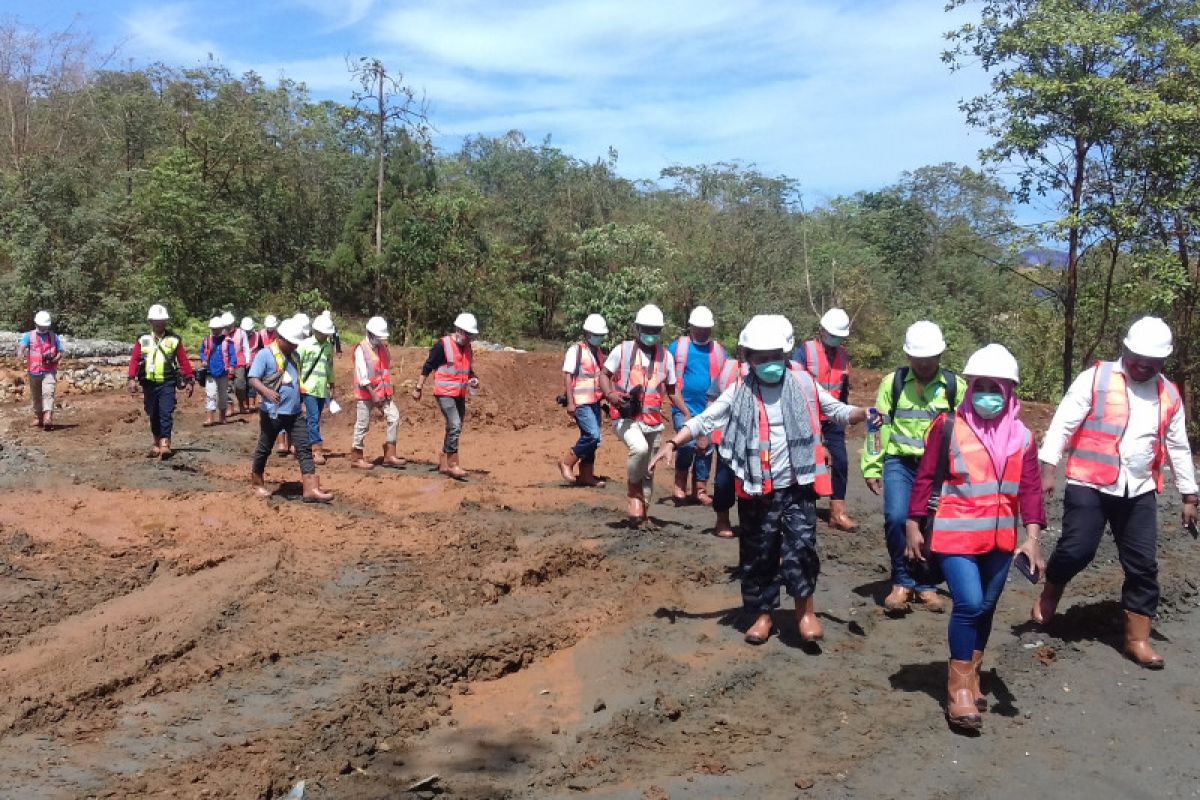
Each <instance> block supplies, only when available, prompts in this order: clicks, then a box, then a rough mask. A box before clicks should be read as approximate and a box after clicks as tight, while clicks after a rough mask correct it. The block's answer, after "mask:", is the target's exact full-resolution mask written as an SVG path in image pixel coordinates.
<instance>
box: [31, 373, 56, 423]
mask: <svg viewBox="0 0 1200 800" xmlns="http://www.w3.org/2000/svg"><path fill="white" fill-rule="evenodd" d="M57 385H58V376H57V375H55V374H54V373H53V372H47V373H46V374H44V375H30V376H29V399H30V401H31V402H32V403H33V414H34V416H35V417H36V416H41V415H42V414H49V413H53V412H54V387H55V386H57Z"/></svg>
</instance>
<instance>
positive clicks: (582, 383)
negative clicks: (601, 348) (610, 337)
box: [571, 342, 604, 406]
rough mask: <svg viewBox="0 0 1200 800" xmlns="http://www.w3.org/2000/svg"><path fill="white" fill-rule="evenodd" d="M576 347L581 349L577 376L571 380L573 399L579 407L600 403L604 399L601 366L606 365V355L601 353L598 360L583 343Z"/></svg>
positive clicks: (576, 371) (576, 370)
mask: <svg viewBox="0 0 1200 800" xmlns="http://www.w3.org/2000/svg"><path fill="white" fill-rule="evenodd" d="M575 346H576V347H578V348H579V354H578V358H579V361H578V363H577V365H576V369H575V376H574V377H573V378H572V379H571V397H572V398H573V399H574V400H575V405H577V406H589V405H591V404H592V403H599V402H600V400H601V399H602V398H603V397H604V391H603V390H602V389H601V388H600V365H601V364H603V363H604V353H600V358H599V359H597V358H596V356H595V355H593V354H592V348H591V347H589V346H588V345H586V344H584V343H582V342H581V343H580V344H577V345H575Z"/></svg>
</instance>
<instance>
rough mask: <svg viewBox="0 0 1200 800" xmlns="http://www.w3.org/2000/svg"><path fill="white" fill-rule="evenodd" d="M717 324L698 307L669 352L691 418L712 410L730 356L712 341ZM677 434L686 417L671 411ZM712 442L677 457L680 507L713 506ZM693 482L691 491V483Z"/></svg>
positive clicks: (687, 448) (684, 450)
mask: <svg viewBox="0 0 1200 800" xmlns="http://www.w3.org/2000/svg"><path fill="white" fill-rule="evenodd" d="M716 324H717V321H716V319H714V318H713V313H712V311H710V310H709V309H708V307H707V306H696V308H694V309H693V310H692V313H691V315H690V316H689V317H688V332H687V334H686V335H685V336H680V337H679V338H678V339H676V340H675V341H674V342H672V343H671V345H670V346H669V347H668V348H667V351H668V352H669V353H670V354H671V357H672V358H673V359H675V375H676V376H677V377H678V379H679V394H680V396H681V397H682V398H683V403H684V405H686V406H687V409H688V413H689V414H690V415H691V416H695V415H697V414H699V413H700V412H701V411H703V410H704V409H706V408H708V402H709V399H708V395H709V389H711V388H712V386H713V384H715V383H716V382H717V378H718V377H720V375H721V370H722V369H724V368H725V361H726V359H727V358H728V356H727V355H726V353H725V348H724V347H722V346H721V343H720V342H718V341H715V340H714V339H713V338H712V333H713V328H714V327H716ZM671 421H672V423H673V424H674V427H675V430H677V431H678V430H679V429H680V428H682V427H683V415H682V414H680V413H679V412H678V411H677V410H675V409H672V410H671ZM712 454H713V447H712V442H710V441H708V439H707V438H706V437H701V438H700V440H699V441H694V442H688V443H687V444H686V445H684V446H683V447H681V448H679V452H678V453H676V454H675V485H674V488H673V489H672V497H673V498H674V500H675V503H676V505H681V504H683V503H686V502H692V503H699V504H700V505H705V506H710V505H712V498H711V497H709V494H708V476H709V474H710V473H711V472H712ZM689 478H691V483H692V486H691V491H690V492H689V491H688V479H689Z"/></svg>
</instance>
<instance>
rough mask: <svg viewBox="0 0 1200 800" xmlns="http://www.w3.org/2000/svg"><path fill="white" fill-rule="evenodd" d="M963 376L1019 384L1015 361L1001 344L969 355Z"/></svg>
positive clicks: (1019, 374) (1019, 379)
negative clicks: (999, 379) (1002, 380)
mask: <svg viewBox="0 0 1200 800" xmlns="http://www.w3.org/2000/svg"><path fill="white" fill-rule="evenodd" d="M963 375H966V376H968V377H972V378H1002V379H1004V380H1007V381H1012V382H1013V383H1020V382H1021V370H1020V368H1019V367H1018V366H1017V360H1016V359H1015V358H1013V354H1012V353H1010V352H1008V348H1007V347H1005V346H1004V345H1002V344H989V345H988V346H987V347H982V348H980V349H979V350H976V351H975V352H974V353H972V354H971V357H970V358H968V359H967V365H966V366H965V367H964V368H963Z"/></svg>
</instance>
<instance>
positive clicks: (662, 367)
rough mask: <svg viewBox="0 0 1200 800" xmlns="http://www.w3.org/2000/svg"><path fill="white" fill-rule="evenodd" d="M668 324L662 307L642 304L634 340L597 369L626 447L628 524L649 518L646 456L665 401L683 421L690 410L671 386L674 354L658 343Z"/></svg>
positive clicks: (650, 486) (655, 437)
mask: <svg viewBox="0 0 1200 800" xmlns="http://www.w3.org/2000/svg"><path fill="white" fill-rule="evenodd" d="M665 324H666V320H665V319H664V318H663V313H662V310H661V309H659V307H658V306H656V305H646V306H642V308H641V309H640V310H639V311H638V312H637V316H636V317H635V318H634V331H635V333H636V335H637V338H636V339H631V340H626V341H624V342H621V344H620V346H619V347H617V349H615V350H613V351H612V352H611V353H609V354H608V358H607V359H605V361H604V368H603V369H602V370H601V372H600V388H601V389H602V390H603V391H604V396H605V398H606V399H607V400H608V403H609V416H610V417H611V418H612V420H613V430H614V431H615V432H616V434H617V436H618V437H620V439H621V441H622V442H624V443H625V446H626V447H627V448H629V458H628V460H627V461H626V465H625V493H626V497H627V505H628V508H627V513H628V520H629V526H630V527H632V528H636V527H639V526H640V525H641V524H642V523H644V522H645V521H646V520H647V519H649V506H650V499H651V496H652V495H653V493H654V474H653V473H652V472H651V471H650V459H651V457H652V456H653V455H654V449H655V447H656V446H657V444H658V440H659V437H660V436H661V435H662V432H663V406H664V405H665V404H667V403H670V404H671V405H672V406H674V407H675V408H676V409H678V410H679V412H680V413H681V414H682V415H683V418H684V419H685V420H687V419H690V418H691V413H690V412H689V411H688V410H687V406H686V405H684V403H683V398H681V397H680V396H679V393H678V392H676V391H675V387H676V376H675V359H673V358H671V355H670V353H668V352H667V350H666V348H664V347H663V346H662V330H663V326H664V325H665Z"/></svg>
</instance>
